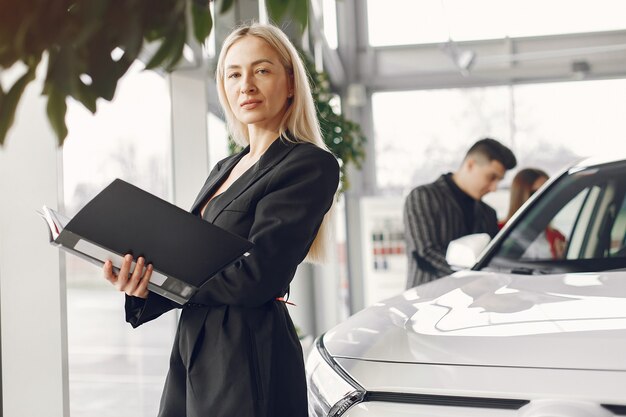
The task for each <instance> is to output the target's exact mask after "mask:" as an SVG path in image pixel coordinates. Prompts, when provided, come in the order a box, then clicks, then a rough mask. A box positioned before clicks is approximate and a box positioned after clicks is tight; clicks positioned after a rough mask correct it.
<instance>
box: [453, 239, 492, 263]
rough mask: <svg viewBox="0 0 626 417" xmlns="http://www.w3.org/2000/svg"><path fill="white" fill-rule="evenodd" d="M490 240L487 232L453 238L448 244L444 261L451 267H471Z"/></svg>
mask: <svg viewBox="0 0 626 417" xmlns="http://www.w3.org/2000/svg"><path fill="white" fill-rule="evenodd" d="M490 240H491V237H490V236H489V235H488V234H487V233H476V234H473V235H467V236H463V237H461V238H458V239H456V240H453V241H452V242H450V244H449V245H448V250H447V252H446V261H448V264H450V266H451V267H452V269H467V268H471V267H472V266H474V264H475V263H476V262H477V261H478V255H480V253H481V252H482V251H483V249H485V248H486V247H487V245H488V244H489V241H490Z"/></svg>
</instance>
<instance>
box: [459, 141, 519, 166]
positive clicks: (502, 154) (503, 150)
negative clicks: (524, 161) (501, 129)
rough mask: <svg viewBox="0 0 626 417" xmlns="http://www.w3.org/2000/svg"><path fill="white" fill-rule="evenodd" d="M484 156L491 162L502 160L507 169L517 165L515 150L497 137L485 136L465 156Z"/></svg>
mask: <svg viewBox="0 0 626 417" xmlns="http://www.w3.org/2000/svg"><path fill="white" fill-rule="evenodd" d="M468 156H482V157H484V158H486V159H487V161H489V162H491V161H493V160H496V161H498V162H500V163H501V164H502V165H503V166H504V168H505V169H507V170H509V169H513V168H515V166H516V165H517V159H515V155H513V152H512V151H511V150H510V149H509V148H507V147H506V146H504V145H503V144H501V143H500V142H498V141H497V140H495V139H491V138H484V139H481V140H479V141H478V142H476V143H475V144H473V145H472V147H471V148H469V151H467V154H466V155H465V157H466V158H467V157H468Z"/></svg>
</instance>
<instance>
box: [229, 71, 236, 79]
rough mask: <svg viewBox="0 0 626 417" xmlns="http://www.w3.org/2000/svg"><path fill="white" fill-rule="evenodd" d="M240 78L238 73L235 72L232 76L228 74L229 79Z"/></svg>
mask: <svg viewBox="0 0 626 417" xmlns="http://www.w3.org/2000/svg"><path fill="white" fill-rule="evenodd" d="M237 77H239V73H238V72H233V73H231V74H228V78H237Z"/></svg>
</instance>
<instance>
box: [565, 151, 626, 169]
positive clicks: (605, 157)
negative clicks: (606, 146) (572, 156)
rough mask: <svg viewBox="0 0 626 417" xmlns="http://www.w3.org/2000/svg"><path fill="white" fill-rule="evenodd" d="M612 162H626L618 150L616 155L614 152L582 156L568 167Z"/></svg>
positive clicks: (625, 158)
mask: <svg viewBox="0 0 626 417" xmlns="http://www.w3.org/2000/svg"><path fill="white" fill-rule="evenodd" d="M614 162H626V155H625V154H624V153H622V152H618V153H617V156H616V155H615V154H612V155H609V154H599V155H594V156H590V157H586V158H582V159H581V160H579V161H578V162H577V163H575V164H574V165H573V166H572V167H570V169H572V168H574V169H575V168H586V167H590V166H596V165H604V164H610V163H614Z"/></svg>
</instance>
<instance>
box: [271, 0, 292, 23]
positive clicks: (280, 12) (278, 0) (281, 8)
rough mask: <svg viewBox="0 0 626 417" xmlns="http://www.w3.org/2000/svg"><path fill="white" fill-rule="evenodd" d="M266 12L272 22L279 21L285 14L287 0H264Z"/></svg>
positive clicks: (287, 4)
mask: <svg viewBox="0 0 626 417" xmlns="http://www.w3.org/2000/svg"><path fill="white" fill-rule="evenodd" d="M265 4H266V6H267V12H268V14H269V15H270V17H271V18H272V20H273V21H274V22H280V21H281V20H283V17H284V16H285V12H286V11H287V7H288V6H289V0H266V2H265Z"/></svg>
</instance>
